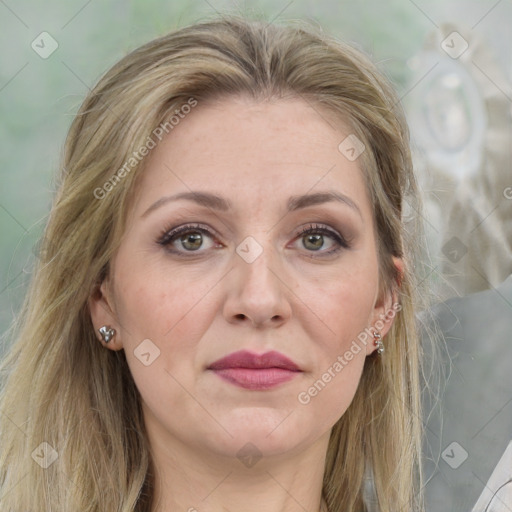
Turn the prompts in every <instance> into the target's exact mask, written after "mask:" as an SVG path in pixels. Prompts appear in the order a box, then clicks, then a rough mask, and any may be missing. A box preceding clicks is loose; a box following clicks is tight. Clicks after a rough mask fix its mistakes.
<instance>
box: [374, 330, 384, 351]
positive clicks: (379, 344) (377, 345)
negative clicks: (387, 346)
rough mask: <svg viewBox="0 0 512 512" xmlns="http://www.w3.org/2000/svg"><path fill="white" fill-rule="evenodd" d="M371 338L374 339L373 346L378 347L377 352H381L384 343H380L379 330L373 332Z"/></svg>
mask: <svg viewBox="0 0 512 512" xmlns="http://www.w3.org/2000/svg"><path fill="white" fill-rule="evenodd" d="M373 339H374V340H375V346H376V347H378V348H377V354H382V352H384V343H382V336H381V334H380V332H379V331H375V332H374V333H373Z"/></svg>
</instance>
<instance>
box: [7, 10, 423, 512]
mask: <svg viewBox="0 0 512 512" xmlns="http://www.w3.org/2000/svg"><path fill="white" fill-rule="evenodd" d="M406 199H407V201H417V198H416V196H415V182H414V177H413V174H412V168H411V160H410V154H409V148H408V132H407V128H406V125H405V122H404V119H403V116H402V113H401V110H400V108H399V106H398V101H397V99H396V97H395V95H394V94H393V92H392V89H391V88H390V86H389V85H388V83H387V81H386V80H385V79H384V78H383V77H382V76H381V75H380V74H379V73H378V72H377V70H376V69H375V67H374V66H373V65H372V64H371V63H370V62H369V60H368V59H367V58H366V57H365V56H364V55H362V54H361V53H360V52H359V51H356V50H354V49H352V48H350V47H348V46H346V45H344V44H342V43H339V42H337V41H335V40H333V39H330V38H329V37H327V36H325V35H321V34H318V33H314V32H313V31H312V29H309V28H300V27H292V26H289V27H278V26H275V25H272V24H264V23H259V22H249V21H245V20H243V19H238V18H234V17H229V18H221V19H218V20H213V21H210V22H205V23H201V24H197V25H194V26H190V27H187V28H183V29H181V30H178V31H176V32H174V33H171V34H169V35H167V36H164V37H161V38H159V39H156V40H154V41H152V42H150V43H148V44H146V45H145V46H143V47H141V48H139V49H137V50H135V51H134V52H132V53H131V54H130V55H128V56H127V57H125V58H123V59H122V60H121V61H120V62H119V63H117V64H116V65H115V66H114V67H113V68H112V69H111V70H110V71H108V72H107V73H106V75H105V76H104V77H103V78H102V79H101V80H100V81H99V83H98V84H97V86H96V87H95V88H94V89H93V90H92V91H91V93H90V94H89V95H88V97H87V98H86V99H85V101H84V103H83V105H82V106H81V108H80V110H79V112H78V114H77V116H76V118H75V120H74V121H73V124H72V126H71V128H70V132H69V135H68V138H67V142H66V150H65V155H64V161H63V165H62V173H61V176H60V186H59V190H58V193H57V195H56V198H55V202H54V205H53V208H52V211H51V215H50V219H49V222H48V225H47V228H46V232H45V236H44V240H43V244H42V250H41V255H40V261H39V264H38V267H37V269H36V273H35V276H34V280H33V283H32V287H31V290H30V293H29V296H28V298H27V302H26V306H25V309H24V312H23V316H22V321H21V322H20V326H19V332H18V337H17V340H16V342H15V343H14V345H13V347H12V349H11V352H10V354H9V356H8V357H7V358H6V360H5V361H4V367H3V369H4V372H7V373H8V376H7V377H6V380H5V383H4V388H3V395H2V402H1V410H2V412H3V413H4V414H3V415H2V416H1V419H0V422H1V423H0V428H1V438H2V454H1V465H0V474H1V479H0V481H1V482H2V496H3V498H2V509H3V510H12V511H21V510H24V511H26V510H53V511H69V510H80V511H86V510H87V511H98V512H99V511H102V512H103V511H107V510H108V511H114V510H119V511H126V512H128V511H151V512H168V511H175V510H189V511H193V510H198V511H219V510H244V511H252V510H262V509H263V510H265V511H267V512H268V511H270V512H274V511H275V512H278V511H292V510H308V511H315V512H316V511H319V510H323V511H325V510H328V511H330V512H334V511H362V510H375V509H376V508H375V507H377V509H378V510H380V511H382V512H389V511H411V510H421V509H422V505H421V496H420V486H421V482H420V477H421V471H420V465H419V453H420V423H421V422H420V410H419V391H418V357H419V355H418V354H419V349H418V340H417V334H416V330H415V320H414V311H415V310H414V308H415V299H414V290H415V285H414V283H413V275H412V272H411V270H412V267H413V262H414V255H413V253H412V247H413V244H411V243H410V241H409V236H410V234H411V232H412V231H411V230H409V231H408V232H406V230H405V227H406V225H405V220H404V214H403V210H404V201H405V200H406ZM412 204H414V205H415V209H417V203H412ZM27 486H28V488H29V489H30V491H29V492H25V489H26V488H27Z"/></svg>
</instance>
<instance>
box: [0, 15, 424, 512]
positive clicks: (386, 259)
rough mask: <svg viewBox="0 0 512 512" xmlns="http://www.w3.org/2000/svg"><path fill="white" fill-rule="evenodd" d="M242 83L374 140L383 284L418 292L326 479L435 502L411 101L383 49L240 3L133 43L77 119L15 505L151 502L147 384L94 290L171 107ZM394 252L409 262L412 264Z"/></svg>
mask: <svg viewBox="0 0 512 512" xmlns="http://www.w3.org/2000/svg"><path fill="white" fill-rule="evenodd" d="M231 95H248V96H249V97H251V98H254V99H257V100H261V101H265V100H269V99H279V98H280V97H285V96H293V97H299V98H302V99H304V100H305V101H307V102H309V103H310V104H311V105H312V106H316V108H318V109H319V111H321V110H323V111H324V112H326V113H327V115H328V116H329V117H331V118H332V119H333V120H334V122H340V123H344V125H345V126H346V125H348V126H349V127H350V129H351V131H352V133H353V134H355V135H356V136H357V138H358V139H360V141H362V142H363V143H364V145H365V147H366V151H364V152H363V154H362V155H361V157H360V160H359V161H360V166H361V168H362V171H363V174H364V177H365V180H366V185H367V188H368V193H369V197H370V200H371V204H372V208H373V214H374V220H375V226H376V233H375V236H376V240H377V248H378V257H379V274H380V286H381V289H382V290H388V291H389V290H395V292H396V293H398V297H399V302H400V306H401V307H400V311H399V312H398V313H397V315H396V317H395V318H394V323H393V326H392V328H391V330H390V331H389V332H388V334H387V336H386V339H385V340H384V341H385V345H386V352H385V354H384V355H383V356H382V357H380V356H377V355H372V356H369V357H367V358H366V361H365V366H364V369H363V373H362V377H361V381H360V384H359V387H358V389H357V392H356V395H355V397H354V399H353V401H352V403H351V405H350V406H349V408H348V410H347V411H346V413H345V414H344V415H343V416H342V417H341V418H340V419H339V421H338V422H337V423H336V424H335V426H334V427H333V429H332V433H331V437H330V441H329V446H328V453H327V460H326V467H325V474H324V480H323V496H324V498H325V500H326V503H327V506H328V509H329V511H330V512H342V511H343V512H361V511H364V510H366V509H367V505H366V504H365V503H366V502H365V500H368V498H367V497H366V498H365V496H366V492H367V490H368V486H367V482H368V481H370V482H371V483H372V488H373V490H374V496H373V499H374V500H376V501H377V502H378V508H379V510H380V511H381V512H396V511H400V512H406V511H407V512H410V511H412V510H415V511H416V510H421V509H422V499H421V493H420V490H421V465H420V452H421V441H420V437H421V429H420V426H421V411H420V392H419V366H418V365H419V358H420V357H419V356H420V354H419V352H420V350H419V341H418V333H417V328H416V320H415V310H416V307H417V305H416V304H417V303H416V297H415V293H414V292H415V290H416V284H415V282H414V274H413V267H414V261H415V258H416V257H415V255H414V254H415V253H414V248H415V240H414V238H413V236H414V229H413V228H415V223H414V222H409V220H408V219H406V216H409V214H411V213H414V210H415V209H418V208H419V205H418V202H417V201H418V198H417V194H416V185H415V180H414V176H413V171H412V164H411V156H410V150H409V135H408V129H407V125H406V123H405V120H404V116H403V113H402V110H401V107H400V104H399V101H398V99H397V97H396V95H395V94H394V92H393V89H392V87H391V86H390V84H389V82H388V80H387V79H386V78H384V77H383V76H382V74H381V73H380V72H379V71H378V70H377V68H376V67H375V66H374V64H372V62H371V61H370V60H369V58H368V57H366V56H365V55H364V54H363V53H362V52H361V51H359V50H356V49H354V48H352V47H351V46H348V45H346V44H344V43H342V42H339V41H337V40H336V39H334V38H332V37H331V36H328V35H325V34H323V33H321V32H320V31H318V30H316V29H314V28H312V27H309V26H307V25H302V24H300V23H295V24H288V25H287V26H278V25H276V24H270V23H264V22H261V21H247V20H244V19H243V18H239V17H235V16H223V17H220V18H218V19H214V20H210V21H205V22H202V23H198V24H195V25H192V26H189V27H185V28H182V29H179V30H177V31H175V32H172V33H170V34H168V35H165V36H163V37H160V38H158V39H155V40H153V41H151V42H149V43H148V44H145V45H144V46H142V47H140V48H138V49H136V50H134V51H133V52H131V53H130V54H129V55H127V56H126V57H124V58H123V59H122V60H121V61H119V62H118V63H117V64H115V65H114V66H113V67H112V68H111V69H110V70H109V71H108V72H107V73H106V74H105V75H104V76H103V77H102V78H101V79H100V80H99V82H98V84H97V85H96V86H95V87H94V88H93V89H92V91H91V92H90V93H89V94H88V95H87V97H86V98H85V100H84V101H83V103H82V105H81V107H80V109H79V111H78V113H77V115H76V117H75V118H74V120H73V122H72V124H71V127H70V130H69V133H68V136H67V139H66V144H65V150H64V156H63V162H62V165H61V170H60V173H59V178H58V190H57V193H56V194H55V198H54V203H53V206H52V209H51V212H50V216H49V219H48V223H47V226H46V229H45V233H44V236H43V238H42V242H41V249H40V253H39V258H38V260H37V262H36V265H35V268H34V275H33V278H32V282H31V285H30V289H29V292H28V294H27V297H26V300H25V303H24V306H23V309H22V312H21V315H20V316H19V319H18V323H17V325H16V326H15V328H14V330H13V332H15V333H16V334H15V336H14V335H13V337H14V338H15V339H14V340H13V344H12V347H11V349H10V351H9V353H8V355H7V357H5V359H4V361H3V364H2V367H1V373H2V378H3V381H2V396H1V401H0V411H1V414H0V439H1V445H2V451H1V454H0V486H1V487H0V489H1V500H0V505H1V508H2V510H8V511H9V512H21V511H29V510H30V511H35V510H43V509H44V510H52V511H55V512H60V511H62V512H68V511H70V510H80V511H81V512H105V511H107V510H108V511H119V512H133V511H138V512H149V511H150V507H151V503H152V502H151V499H152V490H153V483H154V477H155V475H154V471H153V466H152V459H151V454H150V447H149V444H148V440H147V435H146V431H145V427H144V421H143V415H142V410H141V405H140V395H139V393H138V390H137V388H136V386H135V384H134V381H133V379H132V377H131V374H130V371H129V368H128V365H127V362H126V358H125V355H124V351H117V352H114V351H110V350H105V348H104V347H102V345H101V344H100V343H99V342H98V340H97V338H96V336H95V333H94V329H93V325H92V323H91V318H90V313H89V310H88V306H87V303H88V299H89V298H90V297H91V296H92V294H94V293H95V290H96V289H97V287H98V284H99V283H100V282H101V281H102V280H103V279H104V278H105V276H106V275H108V272H109V261H110V260H111V258H112V256H113V255H114V254H115V251H116V248H117V247H118V244H119V242H120V239H121V236H122V234H123V231H124V225H125V222H126V217H127V209H128V208H129V204H130V200H131V197H132V196H133V194H134V184H135V182H136V179H137V177H138V176H140V174H141V172H142V170H143V168H144V159H143V158H139V156H140V151H139V150H140V148H142V147H143V146H145V147H148V146H149V144H150V141H152V140H154V139H155V134H158V133H159V132H158V131H157V130H159V129H160V130H162V129H164V130H165V131H166V132H169V133H170V132H171V130H172V127H173V126H172V122H170V121H169V120H170V119H172V116H173V115H174V116H176V115H178V113H179V112H185V111H186V109H185V105H189V107H187V108H188V110H190V109H191V108H193V106H194V102H197V104H201V102H203V101H207V100H209V99H212V98H218V97H229V96H231ZM159 127H160V128H159ZM171 136H172V134H171ZM107 192H108V194H107ZM105 196H106V197H105ZM408 205H409V206H408ZM406 214H407V215H406ZM410 218H411V219H414V216H413V215H410ZM392 256H398V257H402V258H403V259H404V261H405V269H404V272H403V274H402V275H401V276H398V275H397V273H396V270H395V267H394V265H393V264H392ZM397 283H399V288H398V284H397ZM340 307H342V305H341V304H340Z"/></svg>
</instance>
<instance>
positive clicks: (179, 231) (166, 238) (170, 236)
mask: <svg viewBox="0 0 512 512" xmlns="http://www.w3.org/2000/svg"><path fill="white" fill-rule="evenodd" d="M193 232H199V233H202V234H203V235H207V236H209V237H210V238H214V237H215V236H216V235H215V233H213V232H212V231H211V230H210V229H208V228H206V227H203V226H202V225H200V224H186V225H183V226H179V227H177V228H174V229H173V228H167V229H164V230H163V231H162V232H161V234H160V236H159V238H158V239H157V243H158V244H159V245H162V246H163V247H165V248H167V250H169V251H170V252H172V253H174V254H178V255H184V254H185V253H194V252H195V251H179V250H174V249H171V248H170V244H171V243H172V242H173V241H174V240H175V239H176V238H178V237H179V236H180V235H184V234H186V233H193ZM318 234H320V235H328V236H329V237H331V238H332V239H333V240H334V241H335V242H336V244H337V246H336V247H334V248H333V249H331V250H329V251H325V252H319V253H318V254H320V256H317V255H314V253H315V252H316V251H308V252H310V253H311V256H310V257H311V258H321V257H325V256H330V255H332V254H335V253H337V252H338V251H340V250H341V249H349V248H350V245H349V243H348V242H347V240H346V239H345V238H344V237H343V236H341V235H340V234H338V233H336V232H335V231H333V230H331V229H329V228H327V227H325V226H322V225H319V224H309V225H308V226H305V227H304V228H302V229H301V230H300V231H299V232H298V233H297V234H296V238H301V237H303V236H305V235H318Z"/></svg>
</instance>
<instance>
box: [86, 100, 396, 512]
mask: <svg viewBox="0 0 512 512" xmlns="http://www.w3.org/2000/svg"><path fill="white" fill-rule="evenodd" d="M338 124H339V123H338ZM349 134H350V130H348V128H346V127H343V126H341V125H339V126H335V125H334V124H333V123H328V122H327V121H326V117H325V116H321V115H319V110H318V109H313V108H312V107H311V106H310V105H309V104H308V103H306V102H304V101H303V100H301V99H287V100H283V99H281V100H276V101H272V102H268V101H266V102H256V101H255V100H252V99H249V98H245V97H236V98H235V97H230V98H227V99H226V98H224V99H220V100H217V101H215V102H208V103H205V104H199V105H198V106H197V107H196V108H195V109H194V110H193V112H191V113H190V114H189V115H188V116H187V117H186V118H185V119H183V120H182V121H181V122H180V124H179V125H178V126H176V127H175V128H174V130H173V131H172V132H170V134H169V135H168V136H167V137H166V138H164V139H163V141H162V142H161V143H159V144H158V145H157V147H156V148H155V149H153V150H152V152H151V153H150V155H149V156H148V157H147V161H146V162H145V163H146V168H145V169H144V172H143V174H142V176H141V180H140V183H139V184H138V189H137V196H136V199H135V200H134V202H133V204H132V205H131V208H130V215H129V218H128V222H127V229H126V232H125V235H124V237H123V240H122V242H121V245H120V247H119V249H118V251H117V253H116V255H115V257H114V259H113V261H112V265H111V272H110V275H109V277H108V278H107V279H106V280H105V281H104V282H103V284H102V285H101V288H100V291H99V293H98V294H97V295H96V296H94V297H93V298H91V300H90V311H91V316H92V320H93V323H94V326H95V328H96V329H98V328H99V327H100V326H102V325H109V326H111V327H113V328H114V329H115V330H116V335H115V337H114V339H113V341H111V342H110V343H109V344H108V345H106V344H105V347H106V348H108V349H110V350H120V349H124V350H125V352H126V357H127V360H128V364H129V366H130V370H131V372H132V375H133V378H134V380H135V383H136V385H137V388H138V389H139V391H140V394H141V397H142V401H143V411H144V418H145V424H146V427H147V431H148V436H149V440H150V445H151V450H152V456H153V459H154V464H155V468H156V473H157V475H158V478H157V483H156V489H155V498H156V499H155V506H154V508H153V512H156V511H158V512H168V511H171V510H173V511H174V510H183V511H187V510H189V511H192V510H200V511H205V512H219V511H229V510H231V511H234V510H244V511H245V512H252V511H260V510H265V511H266V512H283V511H292V510H293V511H296V510H299V509H300V510H308V511H317V510H319V509H320V501H321V486H322V478H323V471H324V463H325V456H326V451H327V445H328V440H329V435H330V432H331V429H332V427H333V425H334V424H335V423H336V422H337V420H338V419H339V418H340V417H341V416H342V415H343V413H344V412H345V411H346V409H347V407H348V406H349V405H350V402H351V401H352V399H353V397H354V394H355V391H356V388H357V385H358V383H359V380H360V377H361V373H362V369H363V365H364V361H365V358H366V357H367V356H369V355H370V354H371V353H372V352H373V351H374V350H375V349H376V347H375V345H374V344H373V342H372V341H373V340H370V341H369V342H368V343H367V344H366V345H363V344H361V350H360V351H359V352H358V353H357V354H355V355H354V357H353V359H352V360H351V361H350V362H349V363H348V364H347V365H346V366H344V368H343V369H342V370H341V371H339V372H338V373H336V376H335V377H334V378H333V379H332V380H331V382H329V383H328V384H327V385H326V386H325V388H324V389H323V390H322V391H321V392H319V393H318V394H317V395H316V396H315V397H313V398H311V401H310V402H309V403H308V404H307V405H304V404H302V403H300V402H299V400H298V395H299V393H301V392H304V391H307V390H308V388H309V387H310V386H311V385H312V383H314V382H315V381H316V380H318V379H319V378H320V377H321V375H322V374H323V373H325V372H326V371H327V369H328V368H330V367H331V368H332V366H333V364H334V363H335V361H336V360H337V357H338V356H340V355H343V354H344V353H345V352H346V351H347V350H348V349H349V347H350V346H351V343H352V342H353V340H355V339H357V335H358V334H359V333H361V332H362V331H364V329H365V328H368V327H371V326H373V325H374V324H375V322H376V321H377V320H379V318H381V316H380V315H385V313H386V312H387V311H389V308H390V307H391V304H392V303H393V301H394V299H395V298H394V297H393V296H392V295H391V294H387V295H384V296H379V292H378V289H379V277H378V260H377V250H376V245H375V233H374V221H373V218H372V212H371V206H370V202H369V198H368V196H367V192H366V189H365V184H364V178H363V175H362V171H361V169H360V167H359V161H358V160H355V161H353V162H351V161H349V160H348V159H347V158H346V157H345V156H344V155H343V154H342V153H341V152H340V151H339V150H338V145H339V144H340V142H341V141H342V140H343V139H344V138H345V137H346V136H347V135H349ZM190 190H194V191H207V192H211V193H215V194H217V195H220V196H222V197H224V198H226V199H228V200H229V201H230V202H231V203H232V210H231V211H226V212H223V211H217V210H213V209H211V208H207V207H205V206H201V205H198V204H196V203H195V202H193V201H190V200H179V201H169V202H166V203H164V204H160V206H158V207H155V208H154V209H152V210H151V211H150V212H148V213H147V214H146V215H144V213H145V212H146V211H147V210H148V208H150V207H151V205H153V204H154V203H155V202H156V201H158V200H159V199H161V198H162V197H164V196H170V195H173V194H176V193H180V192H189V191H190ZM320 191H336V192H339V193H342V194H345V195H346V196H348V197H349V198H350V199H351V200H352V201H353V203H355V204H356V205H357V208H358V209H356V208H353V207H351V206H349V205H347V204H345V203H342V202H337V201H331V202H325V203H323V204H318V205H312V206H308V207H306V208H304V209H300V210H297V211H293V212H287V211H286V204H287V201H288V199H289V197H290V196H292V195H294V196H295V195H302V194H312V193H316V192H320ZM188 223H190V224H196V223H198V224H201V225H202V226H204V227H208V228H210V230H211V231H212V232H213V233H214V234H213V235H212V237H209V236H208V235H203V237H202V239H201V238H200V237H196V239H195V240H196V243H195V244H196V245H197V243H198V242H197V240H198V239H199V244H201V241H202V245H200V248H199V249H197V250H196V251H193V250H190V247H195V246H196V245H194V243H192V244H191V243H190V240H189V238H186V237H185V246H183V244H182V242H180V236H178V237H176V238H175V239H174V241H173V242H172V243H170V245H169V247H171V248H174V250H175V251H180V253H181V254H182V256H180V255H179V254H176V253H172V252H170V251H169V247H168V248H166V247H163V246H162V245H161V244H159V243H158V242H157V241H158V240H159V238H160V236H161V234H162V233H163V232H165V231H166V230H167V231H169V228H174V227H178V226H181V225H184V224H188ZM311 223H312V224H314V225H315V224H316V225H317V226H318V225H320V226H321V227H327V228H329V229H331V230H333V231H334V232H336V233H340V234H341V235H343V236H344V237H345V238H346V239H347V240H348V241H349V244H350V247H349V248H344V247H341V248H340V250H339V251H337V252H335V253H333V254H330V255H329V254H326V253H327V252H328V251H329V250H331V249H332V248H336V247H338V244H337V242H336V241H335V239H334V238H332V237H331V236H330V235H327V234H324V236H323V239H322V237H316V238H315V236H314V235H315V232H314V233H313V235H309V236H308V235H302V236H301V235H299V232H300V228H302V227H308V226H309V225H310V224H311ZM194 233H197V230H196V229H194V228H192V229H191V233H189V237H190V235H191V234H192V235H193V234H194ZM316 234H318V232H316ZM320 234H322V233H320ZM248 236H251V237H253V238H254V240H256V241H257V242H258V244H259V246H260V247H261V249H262V252H261V254H260V255H259V256H258V257H257V258H256V259H255V260H254V261H253V262H251V263H248V262H247V261H245V260H244V259H243V258H242V257H240V255H239V254H238V253H237V252H236V250H235V249H236V248H237V246H238V245H239V244H240V243H241V242H242V241H244V239H245V238H246V237H248ZM187 240H188V241H189V243H188V244H187ZM242 247H243V245H242ZM246 247H247V246H246ZM315 247H317V250H316V251H315V250H314V248H315ZM187 249H188V252H187ZM251 250H252V249H251ZM312 256H313V257H312ZM395 265H396V266H397V267H398V268H399V269H401V268H402V263H401V261H400V260H397V259H395ZM391 322H392V319H390V320H388V321H387V322H386V323H385V325H384V328H383V329H381V333H382V337H383V338H384V336H385V335H386V333H387V332H388V330H389V328H390V326H391ZM145 339H150V340H151V343H152V344H154V345H152V346H156V347H158V349H159V350H160V355H159V357H157V358H156V359H155V360H154V361H153V362H152V363H151V364H150V365H149V366H145V365H144V364H142V363H141V361H140V360H139V359H138V358H137V357H136V356H135V354H134V350H136V348H137V347H138V346H139V344H140V343H141V342H142V340H145ZM385 341H386V340H385V339H384V343H385ZM146 343H147V342H146ZM241 349H247V350H250V351H253V352H255V353H258V354H261V353H264V352H266V351H268V350H276V351H279V352H281V353H283V354H285V355H286V356H287V357H289V358H290V359H292V360H293V361H294V362H295V363H296V364H298V366H299V367H300V368H301V370H302V372H301V373H298V374H297V375H296V377H294V378H293V379H292V380H291V381H288V382H285V383H282V384H280V385H278V386H277V387H275V388H272V389H270V390H265V391H252V390H247V389H242V388H240V387H237V386H235V385H233V384H231V383H228V382H226V381H224V380H223V379H221V378H219V377H218V375H216V374H214V373H213V372H211V371H209V370H207V366H208V365H209V364H211V363H212V362H214V361H216V360H217V359H219V358H221V357H224V356H226V355H228V354H230V353H232V352H234V351H237V350H241ZM151 350H153V349H151ZM247 443H252V445H250V446H252V447H251V448H249V450H253V452H254V453H257V454H258V456H261V457H262V458H261V459H260V460H258V461H257V463H256V464H252V465H251V463H249V462H246V463H243V462H242V461H241V460H240V459H239V458H238V457H237V453H238V452H239V450H240V449H241V448H242V447H244V446H245V445H247Z"/></svg>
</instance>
